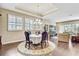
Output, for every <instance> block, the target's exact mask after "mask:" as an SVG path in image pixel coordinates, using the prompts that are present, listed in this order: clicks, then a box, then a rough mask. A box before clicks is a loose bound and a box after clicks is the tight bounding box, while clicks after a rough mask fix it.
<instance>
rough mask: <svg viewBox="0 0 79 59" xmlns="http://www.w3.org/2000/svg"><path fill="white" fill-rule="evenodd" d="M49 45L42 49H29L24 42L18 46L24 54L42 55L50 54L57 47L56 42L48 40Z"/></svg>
mask: <svg viewBox="0 0 79 59" xmlns="http://www.w3.org/2000/svg"><path fill="white" fill-rule="evenodd" d="M48 43H49V45H48V46H47V47H45V48H43V49H42V48H41V49H28V48H25V42H22V43H20V44H19V46H18V47H17V50H18V51H19V52H20V53H21V54H23V55H29V56H41V55H48V54H49V53H51V52H52V51H53V50H54V49H55V47H56V46H55V44H54V43H52V42H50V41H49V42H48Z"/></svg>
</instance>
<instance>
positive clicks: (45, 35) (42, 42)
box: [41, 31, 48, 48]
mask: <svg viewBox="0 0 79 59" xmlns="http://www.w3.org/2000/svg"><path fill="white" fill-rule="evenodd" d="M47 41H48V33H47V32H46V31H44V32H42V40H41V48H43V46H45V47H46V43H47ZM44 44H45V45H44Z"/></svg>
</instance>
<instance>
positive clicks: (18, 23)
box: [8, 14, 23, 31]
mask: <svg viewBox="0 0 79 59" xmlns="http://www.w3.org/2000/svg"><path fill="white" fill-rule="evenodd" d="M22 28H23V21H22V18H21V17H19V16H15V15H10V14H9V15H8V31H15V30H22Z"/></svg>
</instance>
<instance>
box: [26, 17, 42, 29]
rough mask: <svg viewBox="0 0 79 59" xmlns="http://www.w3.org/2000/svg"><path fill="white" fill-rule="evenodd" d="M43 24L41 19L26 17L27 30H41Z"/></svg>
mask: <svg viewBox="0 0 79 59" xmlns="http://www.w3.org/2000/svg"><path fill="white" fill-rule="evenodd" d="M41 25H42V22H41V19H31V18H25V30H40V29H41Z"/></svg>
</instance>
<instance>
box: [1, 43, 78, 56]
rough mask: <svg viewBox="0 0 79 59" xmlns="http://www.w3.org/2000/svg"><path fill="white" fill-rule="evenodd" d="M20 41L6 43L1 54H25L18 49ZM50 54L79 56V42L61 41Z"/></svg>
mask: <svg viewBox="0 0 79 59" xmlns="http://www.w3.org/2000/svg"><path fill="white" fill-rule="evenodd" d="M20 43H21V42H18V43H12V44H7V45H4V46H3V47H2V49H1V50H0V55H1V56H23V55H22V54H20V53H19V52H18V51H17V46H18V44H20ZM48 56H79V43H77V44H74V43H73V44H71V46H68V43H63V42H59V43H58V46H57V47H56V49H55V50H54V51H53V52H52V53H50V54H49V55H48Z"/></svg>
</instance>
